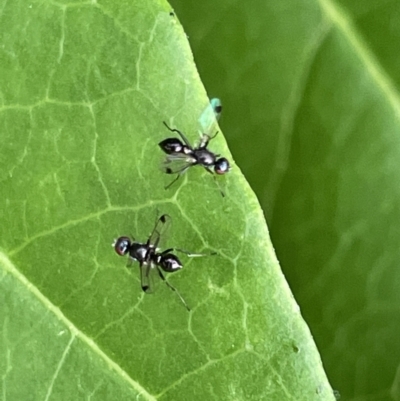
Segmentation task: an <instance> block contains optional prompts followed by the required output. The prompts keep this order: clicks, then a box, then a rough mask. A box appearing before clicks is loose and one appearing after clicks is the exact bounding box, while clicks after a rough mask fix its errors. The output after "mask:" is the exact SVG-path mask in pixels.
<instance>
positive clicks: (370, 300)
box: [173, 0, 400, 401]
mask: <svg viewBox="0 0 400 401" xmlns="http://www.w3.org/2000/svg"><path fill="white" fill-rule="evenodd" d="M173 5H174V6H175V7H176V12H177V15H179V17H180V18H181V20H182V21H183V22H184V26H185V27H186V28H187V31H188V35H189V37H190V40H191V44H192V45H193V49H194V55H195V59H196V62H197V65H198V68H199V71H200V73H201V76H202V79H203V81H204V82H205V83H206V86H207V88H208V90H209V91H210V93H212V94H213V95H218V96H220V97H221V98H222V99H223V100H224V105H225V110H224V119H223V121H222V124H223V127H224V130H225V133H226V136H227V141H228V143H229V146H230V149H231V151H232V153H233V155H234V157H235V160H236V162H237V163H238V164H239V165H240V166H241V168H242V169H243V171H244V173H245V175H246V178H247V179H248V180H249V182H250V184H251V186H252V188H253V189H254V190H255V191H256V193H257V195H258V198H259V199H260V201H261V204H262V206H263V209H264V211H265V214H266V217H267V220H268V222H269V226H270V228H271V236H272V239H273V243H274V246H275V247H276V250H277V255H278V258H279V260H280V262H281V264H282V269H283V271H284V273H285V275H286V276H287V278H288V281H289V284H290V286H291V288H292V289H293V292H294V294H295V297H296V300H297V301H298V302H299V304H300V306H301V308H302V312H303V313H304V316H305V318H306V321H307V322H308V323H309V325H310V328H311V331H312V332H313V334H314V336H315V340H316V343H317V344H318V348H319V350H320V352H321V356H322V360H323V362H324V366H325V367H326V371H327V375H328V377H329V379H330V381H331V383H332V385H333V387H334V388H336V389H338V390H339V392H340V394H341V395H342V398H343V399H345V400H357V401H367V400H368V401H371V400H374V401H383V400H385V401H386V400H399V399H400V392H399V382H400V380H399V373H398V372H399V360H400V343H399V340H398V338H399V333H400V319H399V313H398V305H399V301H400V296H399V294H400V291H399V285H400V270H399V268H398V265H399V259H400V229H399V221H400V215H399V214H400V213H399V200H400V196H399V182H400V177H399V171H400V166H399V161H400V157H399V153H400V143H399V120H400V118H399V116H400V100H399V87H400V68H399V67H400V58H399V51H398V44H399V36H400V5H399V3H398V2H379V1H372V0H361V1H350V0H349V1H346V0H343V1H336V2H335V1H320V2H317V1H306V2H298V1H294V0H283V1H267V2H265V1H262V0H260V1H257V2H252V4H251V6H250V5H248V4H247V3H246V2H242V3H240V2H235V3H234V4H232V2H230V1H224V0H222V1H218V2H211V1H202V2H197V3H196V6H195V7H194V6H193V5H191V4H190V5H189V3H188V2H185V1H179V0H175V1H173ZM210 10H212V12H210ZM205 15H207V18H204V16H205Z"/></svg>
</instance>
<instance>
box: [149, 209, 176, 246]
mask: <svg viewBox="0 0 400 401" xmlns="http://www.w3.org/2000/svg"><path fill="white" fill-rule="evenodd" d="M171 222H172V219H171V216H170V215H168V214H163V215H161V216H160V217H159V218H158V219H157V221H156V224H155V226H154V228H153V231H152V233H151V234H150V237H149V240H148V242H149V244H150V245H152V246H153V247H154V248H155V249H156V248H157V247H158V246H159V243H160V241H161V239H164V238H165V236H166V234H167V232H168V230H169V228H170V227H171Z"/></svg>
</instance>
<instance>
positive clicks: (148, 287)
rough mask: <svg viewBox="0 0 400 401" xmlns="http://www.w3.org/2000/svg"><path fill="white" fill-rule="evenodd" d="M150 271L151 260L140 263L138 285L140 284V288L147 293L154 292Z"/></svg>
mask: <svg viewBox="0 0 400 401" xmlns="http://www.w3.org/2000/svg"><path fill="white" fill-rule="evenodd" d="M151 273H152V265H151V262H150V263H141V264H140V285H141V286H142V290H143V291H144V292H145V293H147V294H151V293H152V292H154V285H153V278H152V276H151Z"/></svg>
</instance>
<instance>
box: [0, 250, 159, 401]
mask: <svg viewBox="0 0 400 401" xmlns="http://www.w3.org/2000/svg"><path fill="white" fill-rule="evenodd" d="M0 265H1V266H2V267H3V268H4V269H5V271H6V272H8V273H10V274H12V275H13V276H14V277H15V278H16V279H17V280H19V282H20V283H21V284H22V285H23V286H24V287H25V288H26V290H27V291H29V292H30V293H31V294H32V295H34V296H35V297H36V299H38V301H40V302H41V303H42V304H43V305H44V306H45V307H46V309H47V310H48V311H49V312H51V313H52V314H53V315H54V316H55V317H56V318H57V319H59V320H60V321H61V322H62V323H63V324H64V325H65V326H66V327H67V328H68V330H69V331H70V333H71V338H72V339H73V338H75V337H76V338H79V339H80V340H81V341H82V342H84V343H85V344H86V345H87V346H88V347H89V348H90V349H91V350H92V351H93V352H94V353H95V354H97V355H98V356H99V357H100V358H102V359H103V360H104V361H105V362H106V363H107V364H108V366H110V368H111V369H113V370H114V371H115V372H116V373H117V374H118V375H119V376H120V377H121V378H123V379H124V380H125V381H126V382H127V383H128V384H129V385H130V386H131V387H132V388H133V389H135V390H136V391H137V392H138V393H139V394H140V395H141V396H143V397H144V398H145V399H146V400H149V401H157V400H156V398H155V397H154V396H152V395H151V394H150V393H149V392H148V391H147V390H146V389H145V388H144V387H143V386H141V384H140V383H138V382H137V381H135V380H133V379H132V378H131V377H130V376H129V375H128V373H127V372H126V371H125V370H123V369H122V368H121V367H120V366H119V365H118V364H117V363H116V362H114V361H113V360H112V359H110V358H109V357H108V355H107V354H105V353H104V352H103V351H102V350H101V349H100V348H99V346H98V345H97V344H96V343H95V342H94V341H93V340H92V339H90V338H89V337H88V336H86V335H85V334H84V333H83V332H82V331H80V330H79V329H78V328H77V327H76V326H75V325H74V324H73V323H72V322H71V321H70V320H69V319H67V317H66V316H65V315H64V314H63V313H62V312H61V310H60V309H59V308H57V307H56V306H55V305H54V304H53V303H52V302H50V300H49V299H48V298H46V297H45V296H44V295H43V294H42V293H41V292H40V291H39V289H38V288H37V287H36V286H34V285H33V284H32V283H31V282H30V281H29V280H28V279H27V278H26V277H25V276H24V275H23V274H21V273H20V272H19V271H18V269H17V268H16V267H15V266H14V264H13V263H12V262H11V260H10V259H9V258H8V257H7V256H6V255H5V254H4V253H3V252H0Z"/></svg>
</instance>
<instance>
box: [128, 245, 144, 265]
mask: <svg viewBox="0 0 400 401" xmlns="http://www.w3.org/2000/svg"><path fill="white" fill-rule="evenodd" d="M148 249H149V248H148V247H147V246H146V244H139V243H133V244H132V246H131V249H130V250H129V255H130V257H131V258H133V259H136V260H137V261H138V262H144V261H145V260H146V256H147V251H148Z"/></svg>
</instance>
